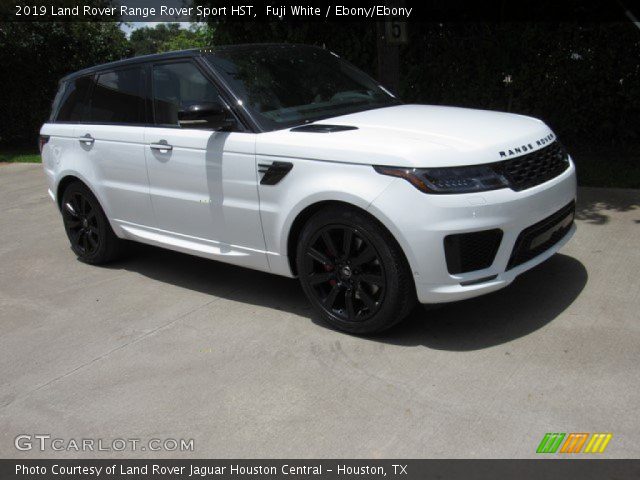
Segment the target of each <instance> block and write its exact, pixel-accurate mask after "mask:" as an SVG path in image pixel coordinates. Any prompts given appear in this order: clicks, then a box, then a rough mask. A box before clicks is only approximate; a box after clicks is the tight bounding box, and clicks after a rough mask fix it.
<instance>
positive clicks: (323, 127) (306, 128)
mask: <svg viewBox="0 0 640 480" xmlns="http://www.w3.org/2000/svg"><path fill="white" fill-rule="evenodd" d="M357 129H358V127H351V126H349V125H327V124H322V123H312V124H310V125H303V126H301V127H295V128H292V129H291V131H292V132H308V133H334V132H344V131H346V130H357Z"/></svg>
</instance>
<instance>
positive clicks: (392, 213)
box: [369, 161, 576, 303]
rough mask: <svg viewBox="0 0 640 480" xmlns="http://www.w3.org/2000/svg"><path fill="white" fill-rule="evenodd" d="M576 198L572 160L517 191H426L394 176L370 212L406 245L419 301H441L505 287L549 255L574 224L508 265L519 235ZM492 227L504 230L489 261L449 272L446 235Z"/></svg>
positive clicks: (370, 208)
mask: <svg viewBox="0 0 640 480" xmlns="http://www.w3.org/2000/svg"><path fill="white" fill-rule="evenodd" d="M575 197H576V175H575V166H574V164H573V162H572V161H571V162H570V167H569V168H568V169H567V170H565V171H564V172H563V173H562V174H561V175H559V176H557V177H555V178H553V179H552V180H549V181H548V182H545V183H543V184H541V185H537V186H535V187H532V188H529V189H527V190H523V191H520V192H514V191H513V190H511V189H507V188H505V189H501V190H494V191H489V192H482V193H478V194H460V195H428V194H425V193H422V192H420V191H419V190H417V189H416V188H414V187H413V186H412V185H410V184H409V183H408V182H407V181H405V180H403V179H397V180H396V181H394V182H393V183H392V184H391V185H390V186H389V187H388V188H387V189H386V190H385V191H384V192H383V193H382V194H381V195H380V196H379V197H378V198H376V199H375V200H374V201H373V202H372V204H371V205H370V207H369V211H370V212H371V213H372V214H373V215H375V216H376V217H377V218H379V219H381V220H382V221H383V222H384V223H385V225H386V226H387V228H389V229H390V230H391V233H392V234H393V235H394V236H395V238H396V239H397V240H398V242H399V243H400V246H401V247H402V249H403V250H404V252H405V254H406V256H407V259H408V261H409V265H410V267H411V269H412V271H413V276H414V280H415V284H416V290H417V295H418V300H419V301H420V302H421V303H441V302H450V301H455V300H462V299H465V298H471V297H475V296H478V295H482V294H484V293H489V292H492V291H495V290H498V289H500V288H503V287H505V286H507V285H509V284H510V283H511V282H512V281H513V280H514V279H515V278H516V277H517V276H518V275H520V274H521V273H523V272H525V271H526V270H529V269H530V268H532V267H534V266H536V265H538V264H540V263H542V262H543V261H544V260H546V259H548V258H549V257H551V256H552V255H553V254H554V253H556V252H557V251H558V250H559V249H560V248H562V246H563V245H564V244H566V243H567V242H568V241H569V239H570V238H571V237H572V236H573V234H574V233H575V225H573V226H572V227H571V228H570V229H569V231H568V232H567V233H566V234H565V235H564V236H563V237H562V239H561V240H560V241H558V242H557V243H555V244H554V245H553V246H551V247H550V248H549V249H547V250H545V251H543V252H542V253H540V254H539V255H537V256H535V257H534V258H532V259H531V260H529V261H527V262H525V263H522V264H520V265H517V266H516V267H513V268H511V269H509V268H508V264H509V259H510V257H511V254H512V252H513V249H514V246H515V243H516V239H517V238H518V235H519V234H520V233H521V232H522V231H523V230H525V229H526V228H528V227H530V226H531V225H534V224H536V223H537V222H540V221H541V220H543V219H545V218H546V217H548V216H549V215H551V214H553V213H554V212H557V211H558V210H560V209H561V208H563V207H564V206H566V205H567V204H569V203H570V202H572V201H574V200H575ZM496 228H498V229H500V230H502V232H503V236H502V239H501V242H500V246H499V247H498V250H497V253H496V255H495V258H494V259H493V262H492V264H491V266H489V267H488V268H483V269H481V270H475V271H471V272H466V273H459V274H451V273H449V271H448V268H447V262H446V259H445V249H444V238H445V237H446V236H447V235H450V234H456V233H469V232H477V231H483V230H491V229H496ZM483 279H486V280H484V281H483ZM474 282H477V283H474Z"/></svg>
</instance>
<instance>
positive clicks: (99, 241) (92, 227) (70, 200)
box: [62, 182, 122, 265]
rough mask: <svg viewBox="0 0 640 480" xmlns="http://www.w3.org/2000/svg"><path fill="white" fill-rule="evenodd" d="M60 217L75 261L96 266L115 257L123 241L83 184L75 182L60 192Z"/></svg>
mask: <svg viewBox="0 0 640 480" xmlns="http://www.w3.org/2000/svg"><path fill="white" fill-rule="evenodd" d="M62 219H63V221H64V229H65V231H66V232H67V237H68V238H69V242H70V243H71V249H72V250H73V252H74V253H75V254H76V255H77V257H78V260H80V261H82V262H85V263H90V264H93V265H98V264H101V263H107V262H109V261H111V260H113V259H115V258H116V257H117V256H118V254H119V253H120V250H121V247H122V240H120V239H119V238H118V237H117V236H116V234H115V233H114V232H113V230H112V228H111V225H109V221H108V220H107V217H106V215H105V214H104V211H103V210H102V208H101V207H100V204H99V203H98V200H97V199H96V197H95V196H94V195H93V193H91V190H89V189H88V188H87V187H86V186H85V185H84V184H82V183H80V182H74V183H72V184H70V185H69V186H68V187H67V188H66V189H65V190H64V193H63V194H62Z"/></svg>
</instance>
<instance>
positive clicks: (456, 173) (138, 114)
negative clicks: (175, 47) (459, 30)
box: [40, 45, 576, 333]
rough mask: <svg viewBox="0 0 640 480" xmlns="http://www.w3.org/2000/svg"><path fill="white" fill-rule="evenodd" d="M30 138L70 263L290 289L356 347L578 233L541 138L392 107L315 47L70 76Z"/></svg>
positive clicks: (451, 111) (487, 121) (554, 153)
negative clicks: (262, 278)
mask: <svg viewBox="0 0 640 480" xmlns="http://www.w3.org/2000/svg"><path fill="white" fill-rule="evenodd" d="M40 133H41V137H40V146H41V151H42V158H43V164H44V169H45V172H46V174H47V177H48V181H49V194H50V195H51V198H52V199H53V200H54V201H55V202H56V203H57V204H58V206H59V208H60V211H61V212H62V217H63V220H64V226H65V229H66V232H67V235H68V236H69V240H70V241H71V247H72V249H73V251H74V252H75V254H76V255H77V256H78V258H79V259H80V260H82V261H84V262H87V263H91V264H100V263H104V262H107V261H109V260H112V259H113V258H115V256H116V255H117V253H118V251H119V250H120V247H121V244H122V243H123V242H122V239H127V240H135V241H138V242H143V243H148V244H152V245H158V246H161V247H165V248H170V249H172V250H178V251H181V252H186V253H190V254H194V255H199V256H202V257H206V258H210V259H214V260H220V261H223V262H228V263H233V264H235V265H241V266H244V267H248V268H253V269H256V270H263V271H266V272H271V273H275V274H278V275H285V276H288V277H294V276H297V277H298V278H299V279H300V282H301V284H302V288H303V290H304V292H305V293H306V295H307V296H308V297H309V300H310V301H311V303H312V304H313V305H314V307H315V308H316V309H317V311H318V312H319V313H320V314H321V315H322V317H323V318H324V319H325V320H326V321H327V322H328V323H330V324H331V325H332V326H334V327H335V328H338V329H341V330H345V331H348V332H353V333H372V332H376V331H380V330H383V329H385V328H388V327H390V326H391V325H393V324H395V323H396V322H398V321H399V320H401V319H402V318H404V317H405V316H406V315H407V313H408V312H409V311H410V309H411V308H412V307H413V306H414V304H415V303H416V301H418V302H421V303H438V302H448V301H452V300H459V299H463V298H469V297H473V296H476V295H481V294H483V293H487V292H491V291H494V290H497V289H499V288H502V287H504V286H506V285H508V284H509V283H510V282H512V281H513V280H514V278H515V277H516V276H518V275H519V274H521V273H522V272H524V271H525V270H528V269H530V268H532V267H534V266H535V265H537V264H539V263H541V262H542V261H544V260H545V259H547V258H549V257H550V256H551V255H553V254H554V253H555V252H556V251H558V249H560V247H562V245H563V244H564V243H566V242H567V241H568V240H569V238H570V237H571V236H572V234H573V233H574V230H575V226H574V223H573V216H574V201H575V196H576V179H575V168H574V165H573V162H572V161H571V159H570V157H569V156H568V155H567V153H566V152H565V151H564V149H563V148H562V146H561V145H560V143H559V142H558V141H557V140H556V138H555V135H554V134H553V132H552V131H551V130H550V129H549V127H547V126H546V125H545V124H544V123H543V122H541V121H540V120H536V119H534V118H530V117H525V116H521V115H514V114H506V113H499V112H490V111H481V110H470V109H462V108H451V107H438V106H426V105H405V104H402V103H401V102H400V101H399V100H398V99H397V98H396V97H395V96H394V95H393V94H392V93H390V92H389V91H388V90H386V89H385V88H384V87H382V86H381V85H379V84H378V83H377V82H376V81H374V80H372V79H371V78H370V77H368V76H367V75H365V74H364V73H362V72H360V71H359V70H357V69H356V68H354V67H353V66H352V65H350V64H349V63H347V62H345V61H344V60H341V59H340V58H339V57H338V56H337V55H335V54H333V53H331V52H328V51H326V50H323V49H320V48H315V47H309V46H294V45H239V46H229V47H216V48H213V49H205V50H190V51H182V52H172V53H168V54H161V55H152V56H146V57H139V58H132V59H128V60H122V61H119V62H115V63H110V64H106V65H100V66H97V67H93V68H89V69H86V70H82V71H80V72H77V73H74V74H72V75H69V76H67V77H65V78H63V79H62V81H61V82H60V90H59V92H58V94H57V96H56V98H55V100H54V103H53V111H52V114H51V118H50V120H49V122H47V123H46V124H44V125H43V127H42V130H41V132H40ZM212 274H215V273H212Z"/></svg>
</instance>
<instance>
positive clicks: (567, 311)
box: [0, 165, 640, 458]
mask: <svg viewBox="0 0 640 480" xmlns="http://www.w3.org/2000/svg"><path fill="white" fill-rule="evenodd" d="M0 205H1V208H2V210H1V212H2V213H1V216H0V379H1V380H0V456H1V457H5V458H6V457H11V458H16V457H17V458H26V457H30V458H38V457H40V458H62V457H86V458H95V457H98V458H101V457H102V458H110V457H122V456H127V457H153V458H161V457H182V458H186V457H194V458H205V457H216V458H223V457H236V458H242V457H285V458H286V457H333V458H340V457H360V458H362V457H374V458H375V457H413V458H421V457H535V450H536V447H537V445H538V443H539V442H540V440H541V439H542V437H543V436H544V434H545V433H546V432H611V433H613V439H612V440H611V442H610V444H609V446H608V448H607V451H606V453H605V454H604V456H606V457H611V458H614V457H636V458H637V457H638V452H639V451H640V415H638V406H639V405H640V384H639V380H640V374H639V366H640V296H639V295H640V274H639V272H640V248H639V247H640V191H631V190H627V191H624V190H602V189H583V190H581V192H580V204H579V221H578V233H577V235H576V236H575V238H574V240H573V241H572V242H570V243H569V245H567V246H566V247H565V248H564V249H563V250H562V252H561V253H560V254H558V255H556V256H554V257H553V258H552V259H551V260H549V261H548V262H546V263H545V264H543V265H541V266H540V267H538V268H537V269H534V270H533V271H531V272H529V273H527V274H525V275H523V276H522V277H520V278H519V279H518V280H517V281H516V282H515V283H514V284H513V285H511V286H510V287H509V288H507V289H504V290H502V291H500V292H497V293H494V294H491V295H488V296H485V297H482V298H478V299H473V300H468V301H465V302H460V303H457V304H450V305H446V306H443V307H440V308H438V309H435V310H430V311H424V310H420V311H417V312H416V313H414V314H413V315H412V316H411V318H409V320H408V321H406V322H405V323H403V324H401V325H400V326H398V327H397V328H395V329H393V330H392V331H390V332H389V333H387V334H385V335H384V336H380V337H377V338H358V337H351V336H348V335H344V334H341V333H337V332H334V331H332V330H330V329H328V328H326V327H325V326H324V325H322V324H321V323H319V322H318V321H317V320H315V319H314V318H313V316H312V312H311V310H310V309H309V307H308V305H307V302H306V300H305V298H304V297H303V294H302V291H301V289H300V288H299V287H298V284H297V282H296V281H295V280H290V279H285V278H280V277H275V276H270V275H267V274H263V273H258V272H253V271H250V270H244V269H241V268H237V267H231V266H227V265H224V264H221V263H216V262H212V261H206V260H202V259H198V258H194V257H189V256H186V255H182V254H178V253H173V252H169V251H163V250H160V249H155V248H151V247H142V246H141V247H139V248H135V249H134V252H133V253H132V255H131V256H130V257H129V258H128V259H126V260H123V261H121V262H119V263H115V264H113V265H111V266H109V267H107V268H100V267H91V266H87V265H84V264H82V263H80V262H78V261H76V260H75V258H74V256H73V254H72V252H71V251H70V249H69V247H68V243H67V239H66V237H65V234H64V231H63V227H62V222H61V219H60V216H59V214H58V212H57V210H56V207H55V206H54V205H53V203H52V202H51V201H50V199H49V198H48V196H47V193H46V188H45V181H44V174H43V173H42V171H41V167H40V166H39V165H2V166H0ZM20 434H28V435H34V434H50V435H51V436H52V437H59V438H61V439H63V440H64V441H65V442H67V441H69V440H70V439H76V440H77V439H83V438H84V439H86V438H90V439H104V441H105V443H106V444H107V445H112V443H111V441H112V440H113V439H117V438H124V439H141V440H142V442H145V441H147V440H148V439H152V438H159V439H167V438H170V439H193V440H194V442H193V451H192V452H176V451H174V452H150V451H148V450H147V451H145V452H143V451H141V450H136V451H135V452H130V451H127V452H124V453H121V454H119V453H114V452H107V453H104V452H90V451H89V452H84V453H77V452H75V451H74V450H70V451H69V450H67V451H62V452H52V451H50V450H48V451H46V452H40V451H38V450H37V449H36V448H35V444H34V448H33V449H32V450H29V451H25V452H22V451H18V450H16V448H15V447H14V439H15V437H16V436H18V435H20ZM582 456H583V457H586V456H588V455H582Z"/></svg>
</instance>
